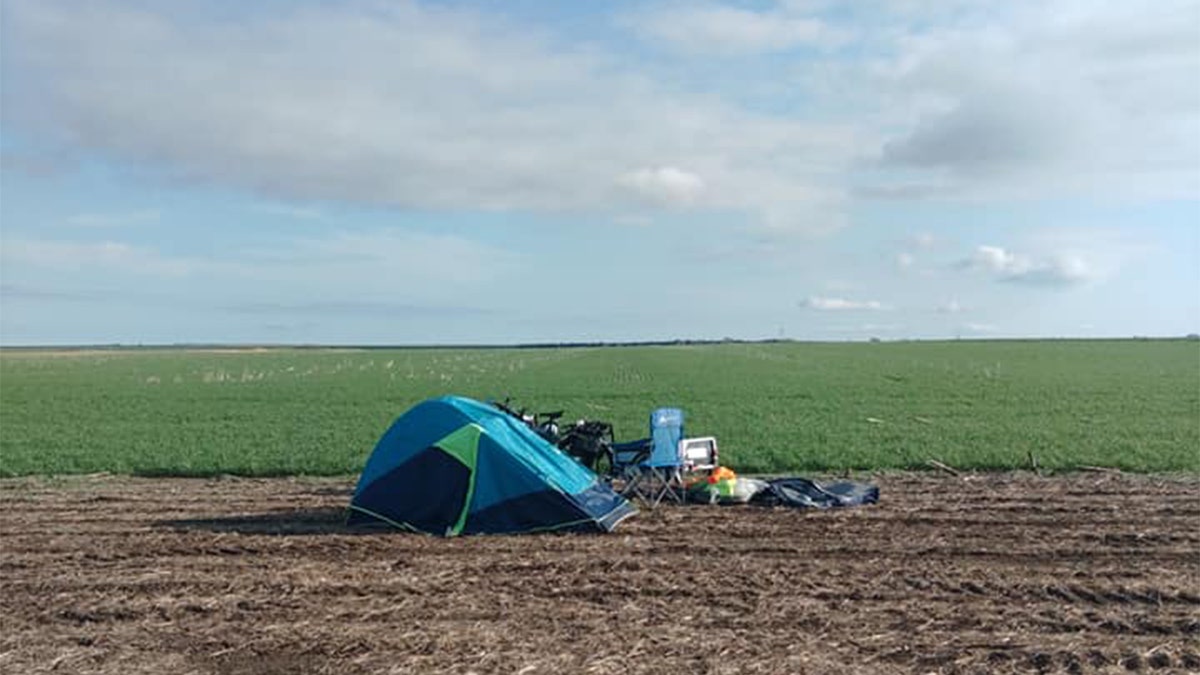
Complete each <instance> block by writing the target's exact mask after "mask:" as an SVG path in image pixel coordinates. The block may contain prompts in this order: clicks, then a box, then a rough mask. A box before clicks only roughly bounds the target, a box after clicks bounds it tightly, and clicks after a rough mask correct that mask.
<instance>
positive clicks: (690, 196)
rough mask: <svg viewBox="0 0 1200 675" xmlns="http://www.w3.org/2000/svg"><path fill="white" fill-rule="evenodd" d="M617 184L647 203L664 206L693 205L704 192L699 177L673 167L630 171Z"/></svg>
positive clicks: (702, 183) (702, 182)
mask: <svg viewBox="0 0 1200 675" xmlns="http://www.w3.org/2000/svg"><path fill="white" fill-rule="evenodd" d="M617 182H618V183H619V184H621V185H622V186H624V187H626V188H628V189H630V190H632V191H633V192H635V193H637V195H638V196H639V197H641V198H643V199H645V200H647V201H650V202H653V203H658V204H663V205H666V206H689V205H691V204H695V203H696V201H697V200H698V199H699V198H700V196H701V195H702V194H703V192H704V180H703V179H701V178H700V176H697V175H696V174H694V173H689V172H687V171H684V170H682V169H677V168H675V167H673V166H664V167H657V168H642V169H638V170H636V171H630V172H628V173H625V174H623V175H621V176H620V177H619V178H618V179H617Z"/></svg>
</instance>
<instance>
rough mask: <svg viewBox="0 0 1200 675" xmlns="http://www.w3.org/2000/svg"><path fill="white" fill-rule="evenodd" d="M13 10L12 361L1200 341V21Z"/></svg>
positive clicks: (829, 10) (928, 10) (400, 8)
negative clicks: (615, 346)
mask: <svg viewBox="0 0 1200 675" xmlns="http://www.w3.org/2000/svg"><path fill="white" fill-rule="evenodd" d="M1135 5H1136V4H1135V3H1127V2H1099V1H1094V0H1086V1H1084V0H1079V1H1058V2H1020V1H1018V2H995V3H986V2H974V1H959V0H946V1H945V2H937V3H926V2H909V1H905V0H896V1H894V2H862V3H833V2H821V1H819V0H805V1H798V2H753V3H751V2H728V3H718V2H713V3H682V2H661V3H657V2H639V3H634V2H589V3H542V2H533V1H524V2H509V3H491V2H418V3H406V2H381V1H377V2H316V1H314V2H264V3H240V2H198V1H197V2H187V1H183V2H173V3H159V2H150V1H148V0H147V1H136V0H134V1H126V2H119V3H118V2H105V1H103V0H101V1H98V2H90V3H68V2H60V1H58V0H38V1H36V2H35V1H22V0H2V2H0V7H2V10H0V11H2V16H0V68H2V77H3V79H2V82H3V89H2V98H0V113H2V120H0V121H2V126H0V153H2V160H3V166H2V169H3V171H2V173H0V181H2V182H0V344H5V345H21V344H96V343H118V342H119V343H142V344H154V343H177V342H222V343H308V344H311V343H336V344H348V343H352V344H430V343H445V344H464V343H521V342H556V341H593V340H604V341H630V340H659V339H675V338H691V339H720V338H724V337H733V338H741V339H760V338H775V337H788V338H794V339H812V340H863V339H867V338H870V337H880V338H884V339H896V338H954V337H1063V336H1079V337H1109V336H1132V335H1146V336H1175V335H1182V334H1186V333H1192V332H1200V3H1198V2H1174V1H1172V0H1164V1H1162V2H1158V3H1155V4H1154V6H1153V8H1154V11H1153V12H1148V11H1146V10H1145V9H1144V8H1140V7H1137V6H1135Z"/></svg>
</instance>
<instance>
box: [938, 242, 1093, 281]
mask: <svg viewBox="0 0 1200 675" xmlns="http://www.w3.org/2000/svg"><path fill="white" fill-rule="evenodd" d="M957 267H958V268H959V269H964V270H969V271H977V272H985V273H989V274H991V275H993V276H994V277H995V278H997V279H998V280H1000V281H1007V282H1012V283H1019V284H1029V285H1034V286H1070V285H1075V284H1080V283H1084V282H1087V281H1091V280H1093V279H1095V278H1096V274H1095V272H1094V270H1093V269H1092V268H1091V266H1090V265H1089V264H1088V263H1087V261H1086V260H1084V259H1083V258H1082V257H1080V256H1078V255H1075V254H1069V253H1059V254H1055V255H1053V256H1050V257H1046V258H1034V257H1032V256H1029V255H1025V254H1019V253H1013V252H1011V251H1008V250H1006V249H1004V248H1002V247H1000V246H979V247H977V248H976V249H975V251H974V252H973V253H972V254H971V255H970V256H969V257H967V258H964V259H962V260H960V261H959V262H958V264H957Z"/></svg>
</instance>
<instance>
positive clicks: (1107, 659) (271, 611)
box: [0, 474, 1200, 675]
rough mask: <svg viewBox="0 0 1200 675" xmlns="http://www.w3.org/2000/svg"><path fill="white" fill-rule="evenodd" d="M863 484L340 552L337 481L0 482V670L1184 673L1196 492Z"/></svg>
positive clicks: (886, 478)
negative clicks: (603, 530) (861, 488)
mask: <svg viewBox="0 0 1200 675" xmlns="http://www.w3.org/2000/svg"><path fill="white" fill-rule="evenodd" d="M870 480H872V481H873V482H875V483H876V484H878V485H879V486H880V488H881V490H882V499H881V502H880V503H879V504H878V505H875V506H868V507H862V508H856V509H846V510H840V511H825V512H815V511H797V510H790V509H783V508H779V509H769V508H762V507H753V506H744V507H717V506H687V507H681V506H675V507H660V508H658V509H656V510H654V511H647V510H643V512H642V513H640V514H639V515H638V516H636V517H634V518H632V519H630V520H628V521H626V522H625V523H623V524H622V525H621V526H620V528H619V529H618V530H617V531H616V532H615V533H613V534H610V535H603V536H600V535H590V536H582V535H537V536H520V537H472V538H461V539H435V538H430V537H425V536H419V535H411V534H402V533H369V534H363V533H360V532H356V531H352V530H347V529H346V528H344V527H343V526H342V524H341V521H342V517H343V514H344V512H343V509H344V507H345V505H346V503H347V501H348V499H349V495H350V491H351V489H352V483H351V482H349V481H346V480H310V479H269V480H255V479H225V480H217V479H213V480H190V479H136V478H116V477H107V476H98V477H88V478H74V479H64V480H58V481H54V480H45V479H41V480H31V479H24V480H8V481H0V574H2V577H0V671H3V672H6V673H42V672H56V673H174V674H179V675H182V674H184V673H244V674H247V675H248V674H251V673H285V672H286V673H293V672H297V673H299V672H312V673H468V672H475V673H493V672H495V673H520V674H522V675H531V674H534V673H622V674H624V673H804V672H811V673H845V672H872V673H875V672H884V673H886V672H946V673H955V672H979V673H1003V672H1014V671H1020V672H1028V671H1033V672H1036V671H1043V672H1097V671H1099V672H1105V671H1112V672H1126V671H1152V672H1188V671H1200V482H1198V481H1197V479H1196V478H1182V479H1180V478H1162V477H1137V476H1125V475H1108V474H1079V475H1074V476H1068V477H1055V478H1043V477H1038V476H1033V475H980V476H970V477H968V478H966V479H962V478H956V477H951V476H941V475H938V476H932V475H911V474H896V475H880V476H875V477H872V478H870Z"/></svg>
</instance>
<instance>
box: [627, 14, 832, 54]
mask: <svg viewBox="0 0 1200 675" xmlns="http://www.w3.org/2000/svg"><path fill="white" fill-rule="evenodd" d="M624 23H625V24H626V25H627V26H628V27H630V28H631V29H632V30H633V31H634V32H635V33H637V34H638V35H640V36H641V37H642V38H643V39H644V40H646V41H647V42H651V43H660V44H665V45H666V46H668V47H670V48H673V49H677V50H680V51H684V52H694V53H697V54H704V55H711V54H713V53H714V52H715V53H721V54H754V53H761V52H773V51H783V50H787V49H791V48H793V47H797V46H801V45H808V46H820V47H828V46H832V45H836V44H838V43H841V42H842V41H844V40H845V39H846V37H847V36H846V34H845V32H844V31H842V30H838V29H836V28H834V27H832V26H830V25H829V24H827V23H825V22H824V21H822V20H820V19H817V18H812V17H809V16H805V15H804V14H801V13H793V12H790V11H787V10H786V9H783V10H774V11H765V12H755V11H751V10H746V9H740V8H737V7H728V6H722V5H716V4H712V5H701V6H696V5H691V6H689V5H677V6H673V7H667V8H663V9H656V10H650V11H643V12H640V13H635V14H633V15H630V16H627V17H626V18H625V20H624Z"/></svg>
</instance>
